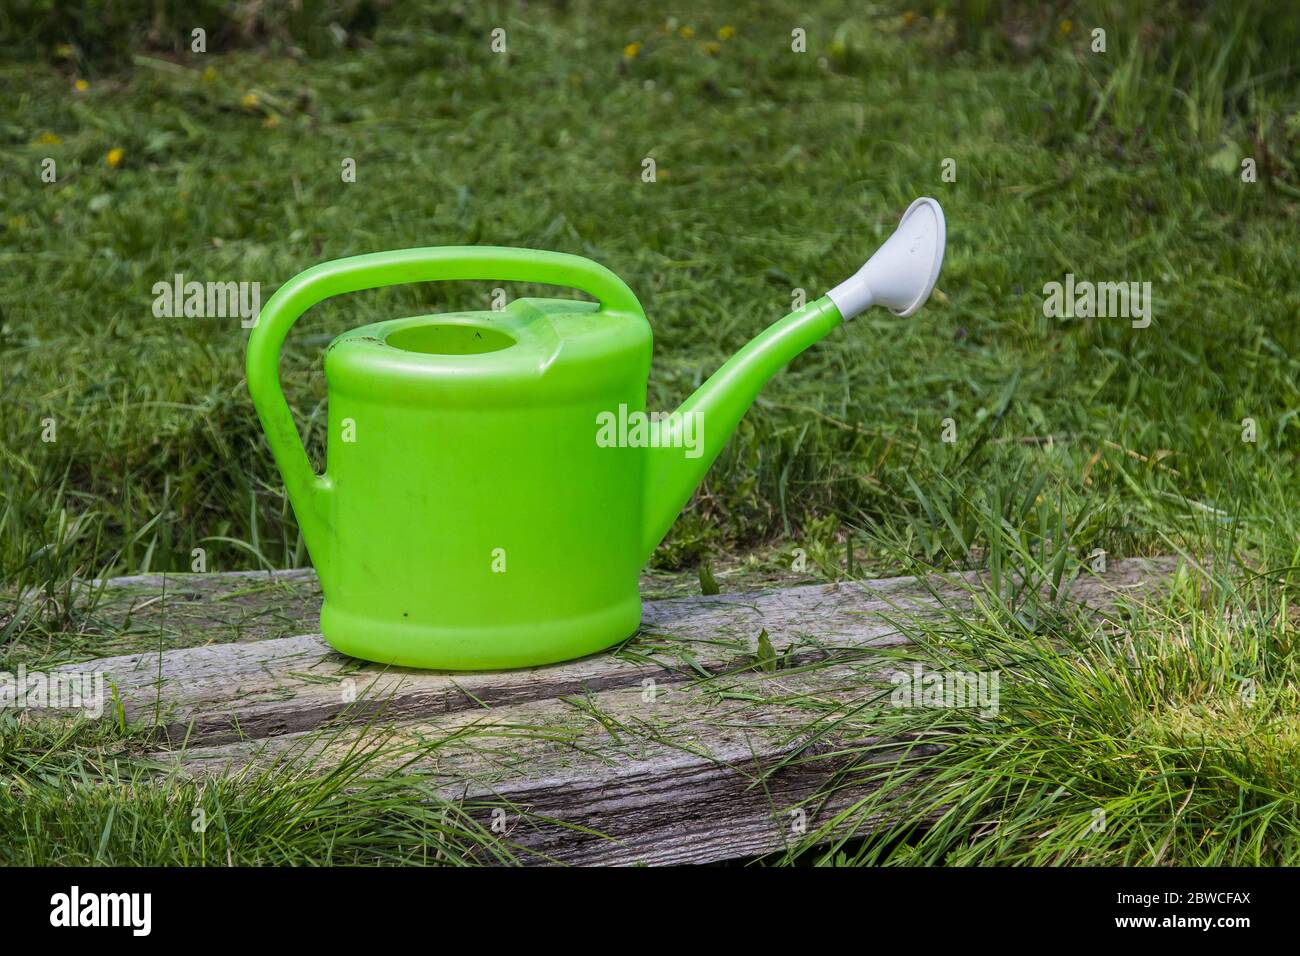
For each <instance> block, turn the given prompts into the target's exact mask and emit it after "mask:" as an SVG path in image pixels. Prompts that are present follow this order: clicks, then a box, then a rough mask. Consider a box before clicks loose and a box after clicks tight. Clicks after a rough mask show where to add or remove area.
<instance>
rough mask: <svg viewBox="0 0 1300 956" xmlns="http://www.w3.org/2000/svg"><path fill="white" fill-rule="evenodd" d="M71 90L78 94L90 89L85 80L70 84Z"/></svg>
mask: <svg viewBox="0 0 1300 956" xmlns="http://www.w3.org/2000/svg"><path fill="white" fill-rule="evenodd" d="M72 88H73V89H74V90H76V91H77V92H78V93H84V92H86V90H88V89H90V84H89V83H87V82H86V81H85V80H77V82H75V83H73V84H72Z"/></svg>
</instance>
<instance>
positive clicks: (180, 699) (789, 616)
mask: <svg viewBox="0 0 1300 956" xmlns="http://www.w3.org/2000/svg"><path fill="white" fill-rule="evenodd" d="M1172 567H1173V565H1172V562H1171V561H1170V560H1169V559H1133V560H1130V561H1120V562H1114V563H1113V564H1112V565H1111V567H1110V569H1109V571H1108V573H1107V574H1105V575H1104V576H1094V575H1086V576H1083V577H1080V578H1079V579H1078V580H1077V581H1076V582H1075V583H1074V585H1073V588H1072V591H1071V593H1070V598H1071V599H1072V600H1074V601H1076V602H1079V603H1082V604H1086V605H1088V606H1089V607H1093V608H1104V607H1105V606H1107V605H1108V604H1109V603H1110V602H1112V601H1113V600H1114V598H1115V596H1116V595H1119V594H1124V593H1127V592H1137V591H1141V590H1142V589H1143V588H1145V587H1147V586H1149V585H1150V584H1151V583H1152V582H1157V581H1159V580H1161V579H1163V578H1164V577H1166V576H1167V575H1168V574H1169V573H1170V571H1171V570H1172ZM293 573H294V574H295V575H297V574H298V572H293ZM208 577H212V576H211V575H209V576H208ZM972 577H973V576H971V575H967V576H964V577H962V576H954V577H953V578H951V579H949V580H937V579H936V580H932V581H929V582H925V583H919V582H918V581H917V580H916V579H915V578H910V577H909V578H889V579H882V580H876V581H867V582H860V583H844V584H831V585H808V586H803V587H796V588H787V589H780V590H772V591H761V592H757V593H752V594H720V595H714V596H710V597H702V596H695V597H685V598H670V599H665V600H659V601H648V602H646V605H645V613H644V616H643V622H642V627H641V630H640V632H639V633H638V634H637V635H636V636H635V637H634V638H632V639H631V640H629V641H627V642H624V644H622V645H620V647H619V648H618V649H616V650H615V651H614V652H606V653H603V654H597V655H593V656H591V657H587V658H583V659H582V660H578V661H571V662H567V663H563V664H555V665H549V666H546V667H538V668H530V669H521V670H514V671H496V672H469V673H453V672H442V671H416V670H409V669H404V668H388V667H384V666H382V665H378V664H369V663H365V662H361V661H356V660H353V659H351V658H347V657H344V656H343V655H341V654H338V653H337V652H335V651H334V650H332V649H331V648H330V647H329V646H328V645H327V644H326V643H325V642H324V641H323V639H322V638H321V637H320V636H319V635H317V634H303V635H299V636H294V637H283V638H275V639H271V640H263V641H257V642H254V643H237V644H226V643H221V644H207V645H205V646H199V647H185V648H180V649H176V650H164V651H161V652H154V653H142V654H129V655H124V656H121V657H112V658H104V659H101V660H98V661H94V662H89V663H85V664H75V665H69V666H68V667H67V668H65V669H67V670H76V671H83V672H84V671H91V670H93V671H102V672H103V673H104V674H105V679H106V680H107V681H108V683H109V684H110V685H111V686H112V687H113V688H114V689H115V692H116V694H117V696H118V699H119V700H120V701H121V706H122V709H123V712H124V714H125V717H126V719H127V720H128V721H131V722H141V721H144V722H148V723H151V724H156V725H158V728H159V731H160V732H161V733H162V734H163V735H164V736H165V737H166V738H167V739H168V740H170V741H171V742H173V743H178V742H180V741H182V740H184V741H188V742H190V743H191V744H199V743H216V742H221V741H229V740H236V739H240V738H244V737H251V738H261V737H269V736H273V735H277V734H283V733H292V732H295V731H300V730H308V729H311V728H314V727H318V726H321V725H323V724H325V723H327V722H329V721H331V720H334V719H346V720H365V719H368V718H369V717H370V716H372V715H373V714H374V713H376V712H377V711H378V710H380V709H381V708H382V712H383V714H384V716H385V717H386V718H388V719H398V718H408V717H420V716H427V715H431V714H441V713H454V712H456V711H460V710H465V709H470V708H477V707H481V706H501V705H505V704H512V703H520V702H523V701H528V700H540V699H546V698H551V697H558V696H561V695H565V694H575V693H586V692H593V691H599V690H603V689H606V688H611V687H626V686H629V685H639V684H640V682H641V681H643V680H646V679H655V680H660V681H668V680H672V679H674V678H676V679H681V678H682V677H683V676H689V675H692V674H694V675H699V674H714V673H718V672H725V671H728V670H733V669H737V668H746V667H751V666H752V665H753V662H754V655H755V650H756V642H757V639H758V635H759V633H760V632H761V631H764V630H766V631H767V633H768V635H769V637H770V639H771V641H772V642H773V644H774V645H775V646H776V647H777V649H778V651H781V652H783V653H785V654H787V655H789V661H788V663H790V664H792V665H797V664H803V663H808V662H810V661H814V660H823V659H825V658H827V657H833V656H861V655H864V654H870V653H871V652H872V651H873V650H879V649H882V648H888V647H892V646H896V645H898V644H900V643H903V642H904V641H905V640H906V638H905V637H904V635H903V634H902V633H900V631H899V629H898V626H897V623H896V622H897V620H898V619H899V618H900V617H906V616H908V615H916V614H923V613H925V612H926V611H927V610H932V609H933V608H934V606H935V597H934V596H933V594H932V593H931V589H935V590H936V591H937V593H940V594H943V595H944V596H945V599H946V600H948V601H951V602H960V601H961V600H963V594H964V592H963V591H962V583H963V581H966V580H969V579H971V578H972ZM259 593H260V594H263V595H266V596H268V598H269V599H270V600H276V599H277V597H278V596H279V595H280V594H281V592H280V591H279V590H278V589H275V588H267V589H264V590H262V591H261V592H259ZM187 603H188V604H191V605H193V604H198V603H201V602H199V601H189V602H187ZM296 613H299V612H295V614H296ZM195 617H196V621H195V623H194V624H193V625H192V626H193V627H195V628H201V621H202V615H201V614H196V615H195Z"/></svg>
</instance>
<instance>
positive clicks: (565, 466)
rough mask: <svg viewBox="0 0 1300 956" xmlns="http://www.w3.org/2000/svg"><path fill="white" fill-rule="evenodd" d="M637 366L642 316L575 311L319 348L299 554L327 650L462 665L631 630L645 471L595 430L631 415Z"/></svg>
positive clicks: (558, 309) (547, 655)
mask: <svg viewBox="0 0 1300 956" xmlns="http://www.w3.org/2000/svg"><path fill="white" fill-rule="evenodd" d="M478 349H485V351H478ZM649 366H650V331H649V326H648V325H647V324H646V321H645V318H644V316H641V315H631V314H628V315H618V316H612V315H610V314H609V313H605V314H601V312H600V311H599V310H598V309H596V308H594V307H592V306H589V305H587V304H585V303H582V302H576V301H570V302H565V301H560V300H536V299H521V300H516V301H515V302H513V303H511V304H510V305H509V306H508V307H507V308H505V309H504V310H502V311H499V312H485V313H466V314H456V315H441V316H427V317H416V318H410V319H399V320H396V321H392V322H385V323H380V324H378V325H372V326H367V327H365V328H361V329H356V330H354V331H352V332H349V333H347V334H345V335H343V336H341V337H339V338H338V339H336V340H335V341H334V342H333V343H332V344H331V346H330V348H329V350H328V352H327V353H326V357H325V375H326V380H327V382H328V387H329V439H328V456H329V457H328V466H327V469H326V474H327V475H328V476H329V480H330V482H331V490H330V491H329V492H327V496H328V498H329V501H328V504H327V508H328V512H327V515H326V520H325V522H324V528H323V529H321V532H322V535H323V537H324V542H323V543H321V542H319V541H318V542H317V543H316V544H314V545H313V544H312V543H310V542H309V545H308V547H309V549H310V550H311V551H312V554H313V557H314V559H315V560H317V566H318V568H319V569H320V571H321V580H322V584H323V590H324V594H325V603H324V607H323V610H322V614H321V627H322V630H323V632H324V633H325V634H326V635H327V637H328V638H329V640H330V642H331V643H332V644H333V645H334V646H335V647H336V648H338V649H339V650H341V651H343V652H344V653H347V654H351V655H353V656H356V657H362V658H366V659H368V660H382V661H385V662H390V661H391V662H392V663H394V664H402V665H410V666H416V667H443V668H453V669H465V668H475V669H478V668H501V667H516V666H521V665H525V664H538V663H545V662H547V661H549V660H562V659H566V658H570V657H578V656H582V655H584V654H587V653H590V652H592V651H594V650H597V649H599V648H602V647H605V646H607V645H608V644H609V642H610V635H611V634H617V635H619V636H620V637H626V636H627V635H629V634H631V633H632V632H633V631H634V630H635V629H636V627H637V623H638V621H639V619H640V613H641V605H640V599H639V596H638V592H637V582H638V575H639V571H640V567H641V554H640V550H639V549H640V537H641V535H640V529H641V504H642V489H643V475H644V465H645V461H644V458H643V456H642V454H641V453H640V450H639V449H637V448H631V447H616V446H615V447H601V446H599V445H598V444H597V443H596V441H595V435H596V422H597V420H598V416H600V415H601V414H602V413H603V412H605V411H607V410H609V409H611V408H614V409H616V408H618V407H619V406H620V405H622V406H624V407H627V408H630V409H637V410H641V409H644V408H645V401H646V381H647V376H648V373H649ZM317 553H320V554H321V556H322V558H323V559H324V560H323V561H322V560H320V559H316V558H315V555H316V554H317Z"/></svg>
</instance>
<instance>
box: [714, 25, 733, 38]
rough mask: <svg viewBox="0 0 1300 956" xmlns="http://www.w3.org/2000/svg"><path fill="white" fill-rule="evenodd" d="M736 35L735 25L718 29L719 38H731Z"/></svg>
mask: <svg viewBox="0 0 1300 956" xmlns="http://www.w3.org/2000/svg"><path fill="white" fill-rule="evenodd" d="M735 35H736V28H735V27H723V28H722V29H721V30H719V31H718V39H719V40H730V39H731V38H732V37H734V36H735Z"/></svg>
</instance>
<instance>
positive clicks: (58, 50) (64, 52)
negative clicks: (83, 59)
mask: <svg viewBox="0 0 1300 956" xmlns="http://www.w3.org/2000/svg"><path fill="white" fill-rule="evenodd" d="M54 55H55V56H57V57H58V58H59V59H60V60H71V59H72V44H71V43H60V44H59V45H58V46H56V47H55V48H54Z"/></svg>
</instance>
